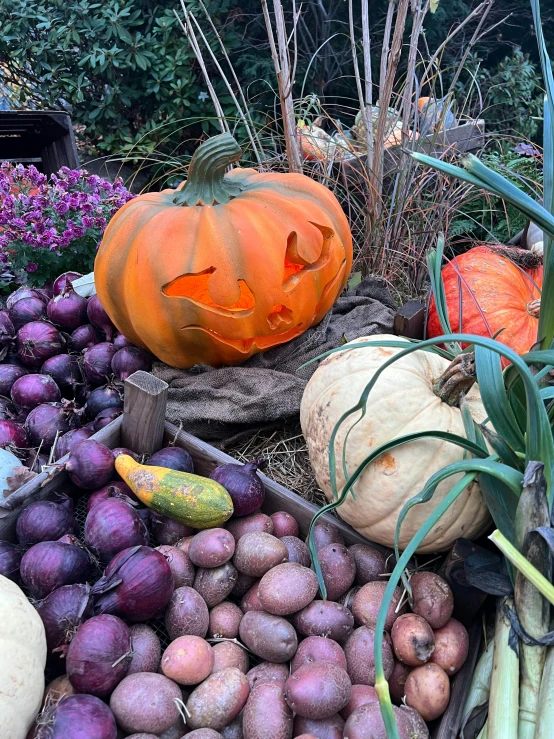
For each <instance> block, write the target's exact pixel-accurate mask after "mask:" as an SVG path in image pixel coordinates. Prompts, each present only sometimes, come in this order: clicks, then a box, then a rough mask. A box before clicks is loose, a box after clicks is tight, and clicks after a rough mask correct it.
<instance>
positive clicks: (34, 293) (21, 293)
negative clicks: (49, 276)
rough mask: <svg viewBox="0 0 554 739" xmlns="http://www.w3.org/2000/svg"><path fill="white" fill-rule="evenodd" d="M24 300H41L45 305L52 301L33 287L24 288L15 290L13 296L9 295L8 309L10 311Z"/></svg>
mask: <svg viewBox="0 0 554 739" xmlns="http://www.w3.org/2000/svg"><path fill="white" fill-rule="evenodd" d="M22 298H40V299H41V300H42V301H43V302H44V303H47V302H48V301H49V300H50V298H47V297H45V296H44V295H43V294H42V293H40V292H39V291H38V290H35V289H34V288H32V287H25V286H22V287H18V288H17V290H14V292H13V293H12V294H11V295H8V298H7V300H6V308H7V309H8V310H10V308H11V307H12V306H14V305H15V304H16V303H17V301H18V300H21V299H22Z"/></svg>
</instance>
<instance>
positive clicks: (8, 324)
mask: <svg viewBox="0 0 554 739" xmlns="http://www.w3.org/2000/svg"><path fill="white" fill-rule="evenodd" d="M14 339H15V326H14V325H13V322H12V319H11V318H10V316H9V313H8V312H7V311H5V310H2V311H0V346H9V345H10V344H11V343H12V341H13V340H14Z"/></svg>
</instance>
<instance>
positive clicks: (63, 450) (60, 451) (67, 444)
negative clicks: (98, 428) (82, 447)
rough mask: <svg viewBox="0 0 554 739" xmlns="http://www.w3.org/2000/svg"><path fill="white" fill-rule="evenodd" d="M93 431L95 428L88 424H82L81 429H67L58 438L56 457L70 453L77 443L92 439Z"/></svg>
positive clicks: (59, 457)
mask: <svg viewBox="0 0 554 739" xmlns="http://www.w3.org/2000/svg"><path fill="white" fill-rule="evenodd" d="M93 433H94V431H93V429H89V428H87V427H86V426H81V428H79V429H71V431H67V432H66V433H65V434H63V436H60V437H59V438H58V441H57V443H56V459H61V458H62V457H65V455H66V454H69V453H70V452H71V451H72V450H73V449H74V448H75V447H76V446H77V444H80V443H81V442H82V441H86V440H87V439H90V437H91V436H92V435H93Z"/></svg>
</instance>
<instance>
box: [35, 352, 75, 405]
mask: <svg viewBox="0 0 554 739" xmlns="http://www.w3.org/2000/svg"><path fill="white" fill-rule="evenodd" d="M40 371H41V373H42V374H43V375H50V377H51V378H52V379H53V380H54V381H55V382H56V384H57V386H58V387H59V388H60V389H61V390H62V391H63V392H64V396H65V397H68V395H67V394H68V393H70V394H71V397H74V395H75V389H76V387H77V386H78V385H82V384H83V374H82V372H81V367H80V366H79V361H78V359H77V357H74V356H72V355H71V354H56V356H55V357H50V359H47V360H46V362H45V363H44V364H43V365H42V367H41V370H40Z"/></svg>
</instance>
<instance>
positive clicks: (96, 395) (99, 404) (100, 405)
mask: <svg viewBox="0 0 554 739" xmlns="http://www.w3.org/2000/svg"><path fill="white" fill-rule="evenodd" d="M106 408H121V409H123V387H122V386H118V385H116V384H115V383H113V382H111V383H108V384H107V385H103V386H102V387H97V388H95V389H94V390H93V391H92V392H91V394H90V395H89V396H88V399H87V404H86V405H85V413H86V415H87V418H90V419H91V421H93V420H94V419H95V418H96V416H97V415H98V414H99V413H100V412H101V411H104V410H106Z"/></svg>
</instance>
